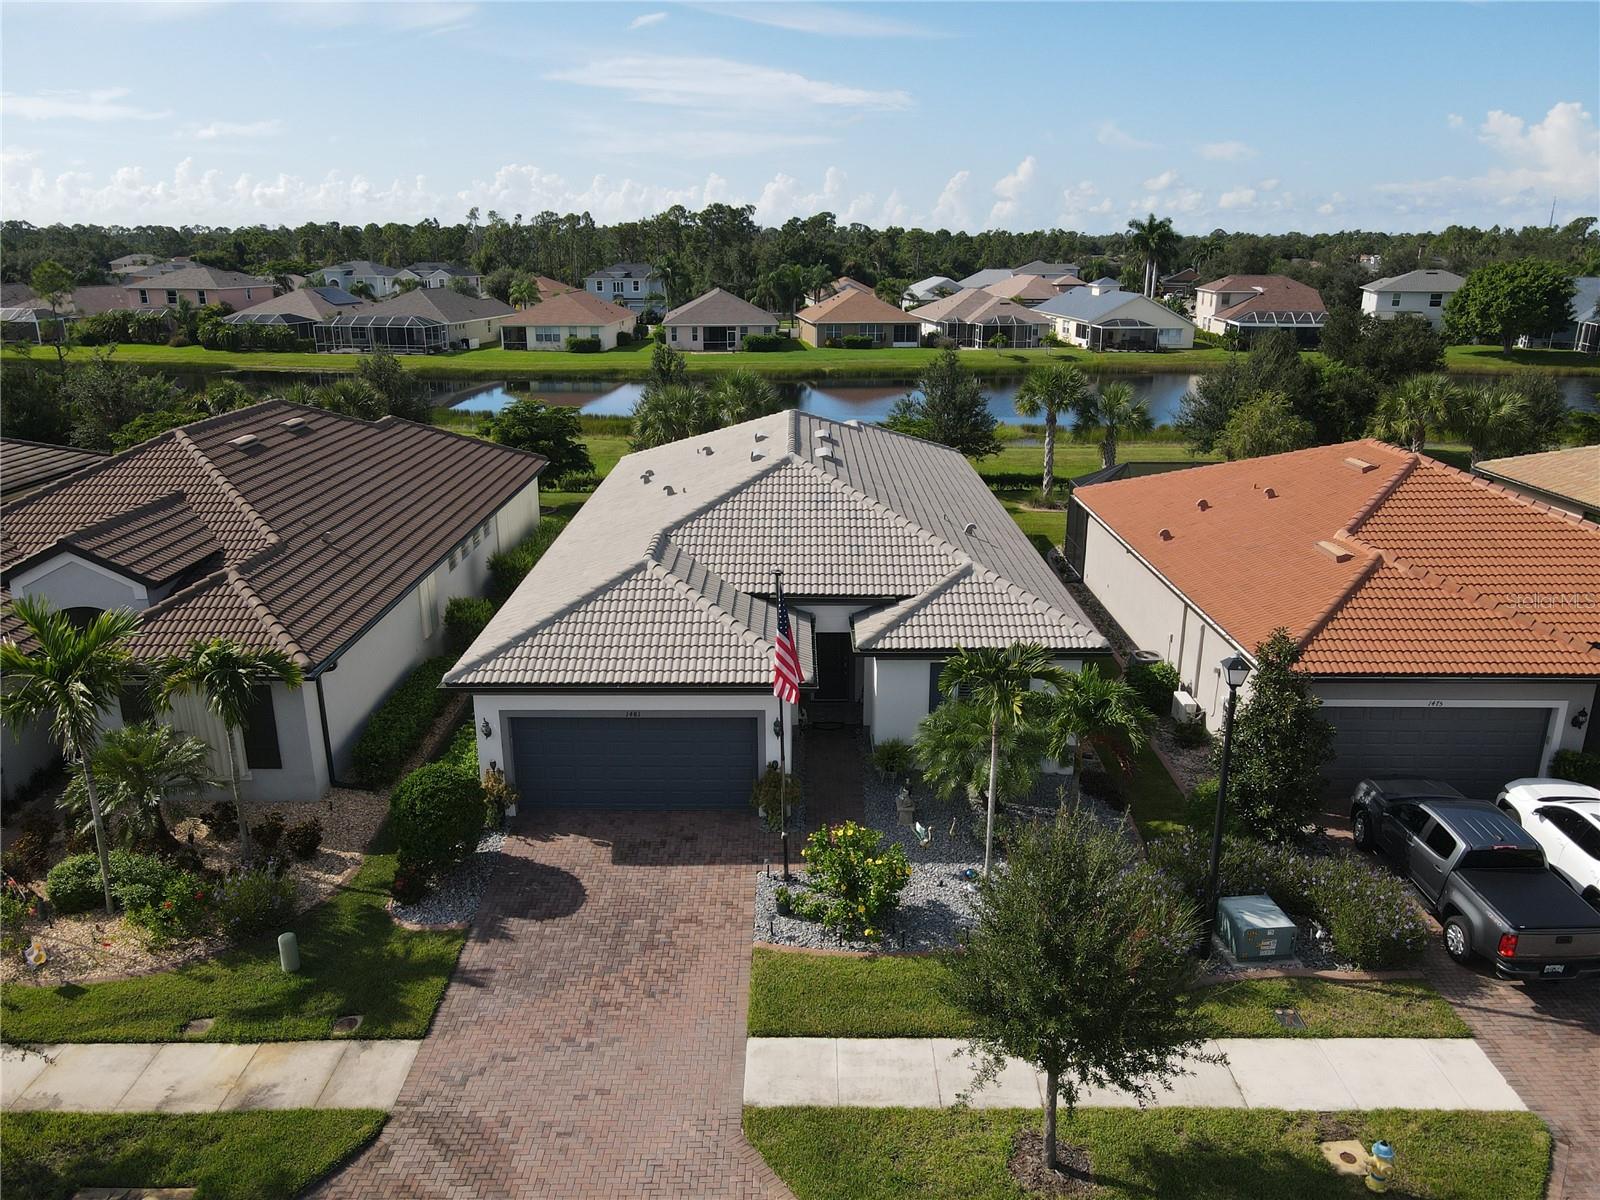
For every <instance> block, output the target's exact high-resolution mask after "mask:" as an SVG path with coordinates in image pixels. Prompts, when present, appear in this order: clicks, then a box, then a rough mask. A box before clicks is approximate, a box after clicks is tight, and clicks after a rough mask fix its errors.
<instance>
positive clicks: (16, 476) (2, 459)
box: [0, 438, 105, 502]
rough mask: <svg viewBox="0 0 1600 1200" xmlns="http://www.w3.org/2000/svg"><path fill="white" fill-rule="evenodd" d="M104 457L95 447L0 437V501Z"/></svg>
mask: <svg viewBox="0 0 1600 1200" xmlns="http://www.w3.org/2000/svg"><path fill="white" fill-rule="evenodd" d="M104 457H105V455H104V454H101V453H100V452H99V451H98V450H79V449H78V448H77V447H76V446H51V445H49V444H47V443H45V442H26V441H23V440H22V439H21V438H0V502H4V501H7V500H15V499H16V498H17V497H19V496H23V495H26V494H27V493H28V492H31V491H33V490H35V489H36V488H41V487H43V486H44V485H45V484H47V483H49V482H50V481H51V480H52V479H60V478H61V477H62V476H63V475H70V474H71V473H72V472H73V471H77V470H80V469H82V468H83V467H87V466H90V465H91V464H93V463H97V462H99V461H100V460H101V459H103V458H104Z"/></svg>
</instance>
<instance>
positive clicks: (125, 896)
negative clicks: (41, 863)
mask: <svg viewBox="0 0 1600 1200" xmlns="http://www.w3.org/2000/svg"><path fill="white" fill-rule="evenodd" d="M107 857H108V858H109V859H110V860H111V898H112V900H114V901H116V903H117V904H118V905H119V906H120V907H122V908H140V907H144V906H147V905H150V904H156V903H159V902H160V900H161V897H162V894H163V893H164V892H165V891H166V887H167V882H168V880H170V879H171V878H172V876H173V874H174V872H175V868H173V867H170V866H168V865H167V864H166V863H164V862H162V861H161V860H160V859H159V858H157V857H155V856H154V855H153V854H135V853H134V852H133V851H131V850H113V851H111V853H110V854H109V855H108V856H107ZM45 895H46V896H48V897H49V899H50V903H51V904H52V905H53V906H54V907H55V910H56V911H57V912H58V913H80V912H88V911H89V910H90V909H92V908H96V907H98V906H100V905H103V904H104V903H105V892H104V890H103V889H102V888H101V887H100V856H99V855H98V854H74V855H71V856H70V857H68V858H64V859H62V860H61V861H60V862H58V863H57V864H56V865H55V866H53V867H51V868H50V874H49V875H47V876H46V877H45Z"/></svg>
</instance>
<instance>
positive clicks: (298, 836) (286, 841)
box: [283, 817, 322, 862]
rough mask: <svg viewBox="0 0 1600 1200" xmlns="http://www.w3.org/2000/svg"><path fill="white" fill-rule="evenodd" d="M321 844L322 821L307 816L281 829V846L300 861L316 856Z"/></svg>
mask: <svg viewBox="0 0 1600 1200" xmlns="http://www.w3.org/2000/svg"><path fill="white" fill-rule="evenodd" d="M321 846H322V822H321V821H319V820H317V818H316V817H307V818H306V819H305V820H304V821H298V822H296V823H295V824H293V825H291V826H289V828H287V829H285V830H284V831H283V848H284V849H285V850H287V851H288V852H289V853H290V854H292V855H294V856H295V858H296V859H298V860H299V861H300V862H305V861H307V860H308V859H311V858H314V857H316V853H317V851H318V850H319V849H320V848H321Z"/></svg>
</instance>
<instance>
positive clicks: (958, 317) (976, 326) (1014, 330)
mask: <svg viewBox="0 0 1600 1200" xmlns="http://www.w3.org/2000/svg"><path fill="white" fill-rule="evenodd" d="M908 315H910V316H912V317H915V318H916V319H917V320H918V321H921V322H922V331H923V332H924V333H937V334H939V335H940V336H942V337H947V338H949V339H950V340H951V341H953V342H954V343H955V344H956V345H957V346H961V347H966V348H969V349H981V348H983V347H985V346H987V345H988V344H989V342H990V340H991V339H992V338H994V337H995V335H996V334H1003V335H1004V336H1005V339H1006V344H1007V345H1008V346H1011V347H1013V348H1022V347H1027V346H1037V345H1038V344H1039V336H1040V335H1041V334H1042V333H1044V332H1045V331H1046V330H1047V329H1049V328H1051V326H1052V324H1053V322H1052V321H1051V319H1050V318H1049V317H1042V316H1040V315H1039V314H1038V313H1037V312H1035V311H1034V310H1033V309H1031V308H1024V307H1023V306H1022V305H1020V304H1018V303H1017V302H1016V301H1014V300H1002V299H1001V298H1000V297H999V296H991V295H990V294H989V293H988V292H986V291H984V290H983V289H982V288H967V289H964V290H962V291H959V292H957V293H956V294H955V295H954V296H946V297H945V298H944V299H943V300H935V301H934V302H933V303H931V304H924V305H923V306H922V307H920V308H914V309H912V310H911V312H910V313H909V314H908Z"/></svg>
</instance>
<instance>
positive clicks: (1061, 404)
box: [1015, 364, 1089, 498]
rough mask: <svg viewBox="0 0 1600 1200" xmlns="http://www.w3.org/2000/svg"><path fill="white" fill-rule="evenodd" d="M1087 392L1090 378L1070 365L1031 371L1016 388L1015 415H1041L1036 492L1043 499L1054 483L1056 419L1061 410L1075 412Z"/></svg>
mask: <svg viewBox="0 0 1600 1200" xmlns="http://www.w3.org/2000/svg"><path fill="white" fill-rule="evenodd" d="M1088 395H1089V380H1088V379H1087V378H1086V377H1085V376H1084V373H1083V372H1082V371H1080V370H1078V368H1077V367H1074V366H1072V365H1070V364H1068V365H1064V366H1049V367H1045V368H1043V369H1042V370H1038V371H1034V372H1032V373H1031V374H1030V375H1029V376H1028V377H1027V378H1026V379H1024V380H1023V381H1022V386H1021V387H1020V388H1018V389H1017V398H1016V400H1015V404H1016V407H1017V413H1018V415H1020V416H1024V417H1027V418H1029V419H1030V420H1031V419H1032V418H1034V417H1040V416H1042V417H1043V418H1044V475H1043V477H1042V478H1041V479H1040V481H1039V492H1040V494H1041V495H1043V496H1044V497H1046V498H1049V495H1050V492H1051V489H1053V488H1054V487H1055V485H1056V421H1057V419H1058V418H1059V417H1060V416H1061V414H1063V413H1069V412H1076V411H1077V410H1078V408H1079V407H1080V406H1081V405H1082V404H1083V403H1084V401H1085V400H1086V399H1087V397H1088Z"/></svg>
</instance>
